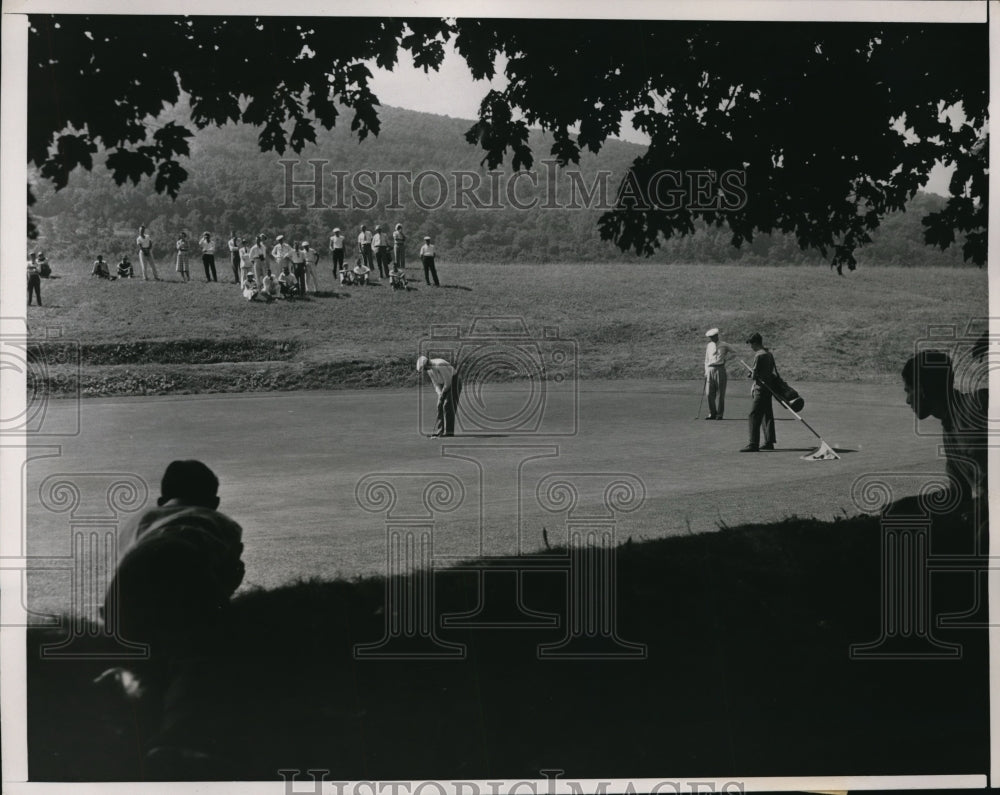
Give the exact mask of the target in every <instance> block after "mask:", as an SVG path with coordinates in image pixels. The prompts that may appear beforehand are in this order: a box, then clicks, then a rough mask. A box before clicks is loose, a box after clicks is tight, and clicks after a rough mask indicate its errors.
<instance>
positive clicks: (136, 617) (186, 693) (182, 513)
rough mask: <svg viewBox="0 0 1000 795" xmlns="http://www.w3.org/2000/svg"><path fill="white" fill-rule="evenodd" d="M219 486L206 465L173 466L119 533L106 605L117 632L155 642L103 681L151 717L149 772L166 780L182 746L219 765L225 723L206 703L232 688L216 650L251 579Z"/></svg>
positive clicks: (193, 756) (106, 618)
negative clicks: (216, 756)
mask: <svg viewBox="0 0 1000 795" xmlns="http://www.w3.org/2000/svg"><path fill="white" fill-rule="evenodd" d="M218 488H219V481H218V478H217V477H216V476H215V474H214V473H213V472H212V470H211V469H209V468H208V467H207V466H205V464H203V463H202V462H200V461H173V462H172V463H171V464H170V465H169V466H168V467H167V469H166V471H165V472H164V474H163V479H162V481H161V484H160V497H159V499H158V500H157V503H156V504H157V507H156V508H152V509H150V510H148V511H146V512H144V513H142V514H140V515H139V516H138V517H137V518H136V519H135V520H133V521H132V522H130V523H128V524H126V525H125V526H124V527H123V528H122V530H121V532H120V533H119V545H118V561H117V566H116V569H115V574H114V577H113V578H112V581H111V584H110V586H109V587H108V590H107V594H106V596H105V599H104V604H103V606H102V608H101V615H102V618H103V620H104V622H105V625H106V626H107V627H108V629H109V630H112V631H114V632H116V633H117V634H118V636H119V637H121V638H122V639H124V640H126V641H132V642H139V643H145V644H148V647H149V648H148V655H147V656H146V657H145V658H144V659H137V660H135V661H134V662H133V663H131V664H130V666H129V668H130V670H126V669H124V668H112V669H109V670H108V671H105V672H104V673H103V674H102V675H101V676H100V677H98V679H97V680H96V681H97V682H98V683H99V684H102V685H105V686H111V687H117V688H118V692H119V693H121V694H122V695H125V696H127V697H129V698H130V699H132V700H134V701H136V702H138V706H140V707H141V708H142V712H144V713H147V718H148V719H149V724H150V726H155V727H156V729H155V730H154V733H153V734H152V736H150V737H148V738H147V749H148V750H147V757H146V762H147V768H148V769H149V770H150V772H151V773H152V774H153V775H156V776H158V777H160V776H163V777H167V776H169V775H170V774H171V768H174V763H176V762H178V761H181V760H179V759H177V758H176V757H177V753H176V752H177V751H182V750H183V751H184V752H185V753H186V752H187V751H188V749H191V755H190V759H189V761H191V760H201V761H202V763H203V765H204V766H206V769H208V768H211V767H212V766H213V765H212V763H213V762H214V761H215V760H213V757H212V753H213V750H214V745H215V743H216V739H215V735H216V733H217V731H218V728H219V727H218V726H215V725H212V724H213V721H214V720H215V717H214V713H213V710H212V707H210V706H205V707H202V706H201V705H202V704H204V703H205V699H206V698H207V697H208V695H209V694H210V692H211V691H212V690H213V689H216V688H219V687H222V686H224V683H225V680H224V678H221V677H220V676H218V675H216V674H215V673H214V672H215V671H216V670H217V667H216V665H215V664H213V662H212V659H213V655H217V654H218V652H217V651H213V649H214V645H215V644H216V643H217V642H218V639H219V638H220V637H222V636H224V634H225V627H226V625H227V619H228V608H229V599H230V597H231V596H232V594H233V592H234V591H235V590H236V589H237V588H238V587H239V585H240V583H241V582H242V581H243V576H244V564H243V561H242V560H241V556H242V553H243V539H242V536H243V530H242V528H241V527H240V526H239V525H238V524H237V523H236V522H234V521H233V520H232V519H230V518H229V517H228V516H226V515H225V514H222V513H220V512H219V511H218V507H219V497H218ZM143 723H144V724H145V721H144V722H143ZM137 731H140V730H139V728H138V727H137ZM142 733H143V734H144V733H145V730H142ZM171 749H172V750H173V751H174V752H173V753H165V751H168V750H171ZM161 766H162V767H164V768H165V770H164V771H163V772H162V773H160V772H159V770H158V769H157V768H159V767H161ZM175 769H176V768H175Z"/></svg>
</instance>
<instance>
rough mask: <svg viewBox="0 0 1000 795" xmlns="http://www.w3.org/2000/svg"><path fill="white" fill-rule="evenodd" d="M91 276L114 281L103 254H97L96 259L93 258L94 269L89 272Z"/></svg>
mask: <svg viewBox="0 0 1000 795" xmlns="http://www.w3.org/2000/svg"><path fill="white" fill-rule="evenodd" d="M90 275H91V276H97V277H98V278H100V279H107V280H108V281H114V278H115V277H113V276H112V275H111V274H110V273H109V272H108V263H106V262H105V261H104V255H103V254H98V255H97V259H96V260H94V269H93V270H92V271H91V272H90Z"/></svg>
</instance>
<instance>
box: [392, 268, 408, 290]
mask: <svg viewBox="0 0 1000 795" xmlns="http://www.w3.org/2000/svg"><path fill="white" fill-rule="evenodd" d="M389 283H390V284H391V285H392V289H393V290H409V289H410V288H409V286H408V285H407V283H406V274H405V273H403V271H402V270H400V268H399V264H398V263H393V266H392V270H390V271H389Z"/></svg>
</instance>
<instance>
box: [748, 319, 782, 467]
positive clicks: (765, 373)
mask: <svg viewBox="0 0 1000 795" xmlns="http://www.w3.org/2000/svg"><path fill="white" fill-rule="evenodd" d="M747 344H748V345H749V346H750V347H751V348H752V349H753V351H754V357H753V368H752V370H751V372H750V376H749V377H750V378H752V379H753V388H752V389H751V390H750V396H751V397H752V398H753V403H752V404H751V406H750V442H749V444H747V446H746V447H744V448H741V449H740V452H741V453H756V452H757V451H758V450H773V449H774V442H775V441H776V440H775V435H774V404H773V403H772V402H771V390H770V388H769V387H770V384H771V381H772V379H773V378H774V357H773V356H772V355H771V352H770V351H769V350H768V349H767V348H765V347H764V340H763V339H762V338H761V336H760V334H758V333H754V334H751V335H750V336H749V337H747ZM761 426H763V428H764V444H761V443H760V431H761Z"/></svg>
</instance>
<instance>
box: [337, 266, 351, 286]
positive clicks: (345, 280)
mask: <svg viewBox="0 0 1000 795" xmlns="http://www.w3.org/2000/svg"><path fill="white" fill-rule="evenodd" d="M338 278H339V279H340V283H341V284H342V285H344V286H345V287H350V286H351V285H352V284H354V271H350V270H348V269H347V268H344V269H343V270H342V271H340V274H339V276H338Z"/></svg>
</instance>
